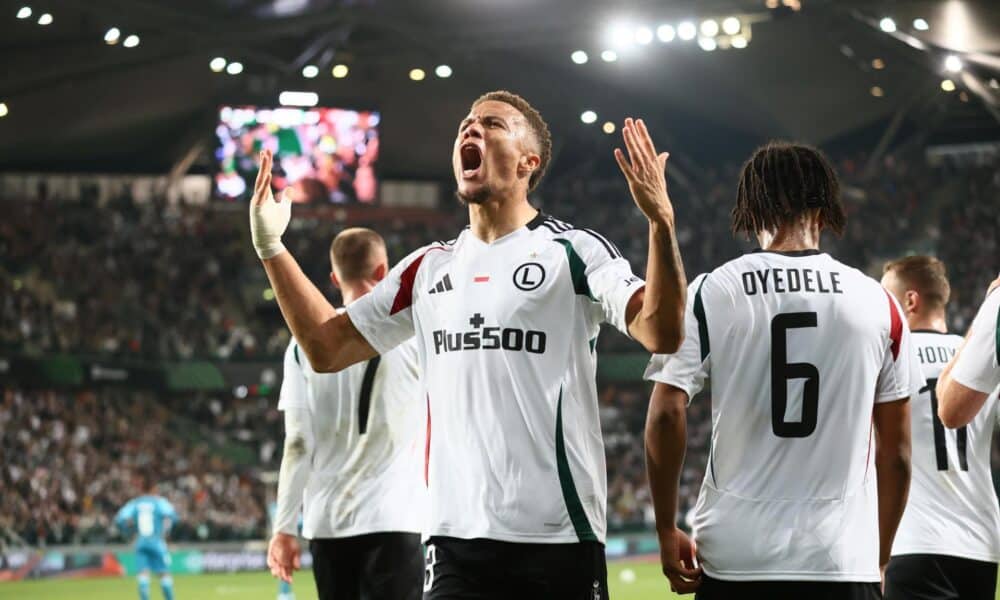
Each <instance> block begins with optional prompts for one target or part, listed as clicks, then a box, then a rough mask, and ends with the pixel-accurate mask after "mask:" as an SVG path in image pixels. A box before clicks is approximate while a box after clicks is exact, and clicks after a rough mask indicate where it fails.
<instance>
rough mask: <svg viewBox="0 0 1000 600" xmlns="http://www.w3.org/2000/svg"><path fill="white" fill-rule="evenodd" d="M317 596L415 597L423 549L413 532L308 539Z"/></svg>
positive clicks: (322, 599) (332, 599) (340, 599)
mask: <svg viewBox="0 0 1000 600" xmlns="http://www.w3.org/2000/svg"><path fill="white" fill-rule="evenodd" d="M309 549H310V551H311V552H312V556H313V575H314V576H315V578H316V590H317V591H318V592H319V600H418V599H419V598H420V590H421V585H422V583H423V575H424V552H423V546H422V545H421V544H420V534H417V533H399V532H391V533H370V534H367V535H359V536H354V537H345V538H329V539H315V540H312V541H310V542H309Z"/></svg>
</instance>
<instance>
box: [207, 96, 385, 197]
mask: <svg viewBox="0 0 1000 600" xmlns="http://www.w3.org/2000/svg"><path fill="white" fill-rule="evenodd" d="M379 119H380V116H379V113H377V112H371V111H356V110H347V109H341V108H262V107H256V106H223V107H222V108H221V109H219V124H218V126H217V127H216V129H215V134H216V139H217V142H218V144H217V146H216V149H215V157H216V160H217V164H218V171H217V172H216V174H215V193H216V195H217V196H219V197H221V198H225V199H229V200H249V199H250V197H251V196H252V195H253V187H254V180H255V178H256V177H257V167H258V165H259V163H260V158H259V155H260V152H261V150H264V149H265V148H266V149H269V150H271V151H272V152H273V153H274V156H275V161H274V170H273V173H274V175H273V179H272V185H273V187H274V189H275V190H283V189H285V188H291V192H292V193H291V194H290V196H291V197H292V199H293V200H295V201H296V202H310V203H331V202H332V203H363V204H370V203H373V202H375V199H376V197H377V194H378V181H377V180H376V176H375V163H376V161H377V159H378V147H379V136H378V124H379Z"/></svg>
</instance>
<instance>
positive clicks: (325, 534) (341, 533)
mask: <svg viewBox="0 0 1000 600" xmlns="http://www.w3.org/2000/svg"><path fill="white" fill-rule="evenodd" d="M310 533H312V534H313V535H306V532H305V531H303V532H302V537H304V538H305V539H307V540H330V539H337V538H346V537H356V536H359V535H369V534H373V533H416V534H420V527H414V528H408V527H355V528H351V529H337V530H334V531H329V530H327V531H321V532H316V531H313V532H310Z"/></svg>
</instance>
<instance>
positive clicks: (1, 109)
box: [0, 102, 10, 119]
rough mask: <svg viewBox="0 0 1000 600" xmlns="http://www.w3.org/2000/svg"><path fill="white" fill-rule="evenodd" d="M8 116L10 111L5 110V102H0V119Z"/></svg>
mask: <svg viewBox="0 0 1000 600" xmlns="http://www.w3.org/2000/svg"><path fill="white" fill-rule="evenodd" d="M9 114H10V109H8V108H7V103H6V102H0V119H2V118H3V117H6V116H7V115H9Z"/></svg>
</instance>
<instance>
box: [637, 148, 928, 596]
mask: <svg viewBox="0 0 1000 600" xmlns="http://www.w3.org/2000/svg"><path fill="white" fill-rule="evenodd" d="M845 220H846V219H845V214H844V207H843V205H842V204H841V199H840V190H839V184H838V182H837V177H836V175H835V174H834V171H833V169H832V167H831V166H830V164H829V162H827V159H826V158H825V157H824V156H823V154H822V153H821V152H820V151H819V150H816V149H815V148H810V147H808V146H803V145H800V144H790V143H783V142H773V143H770V144H768V145H766V146H764V147H762V148H760V149H758V150H757V151H756V152H755V153H754V154H753V156H752V157H751V158H750V160H748V161H747V163H746V165H744V167H743V172H742V174H741V176H740V182H739V187H738V191H737V197H736V206H735V208H734V209H733V211H732V227H733V231H734V233H736V234H738V235H739V234H744V235H746V236H747V237H748V238H749V237H750V236H754V237H756V239H757V241H758V242H759V243H760V248H759V249H757V250H755V251H753V252H751V253H749V254H746V255H744V256H741V257H739V258H736V259H735V260H732V261H730V262H728V263H726V264H724V265H722V266H721V267H719V268H717V269H715V270H714V271H712V272H710V273H707V274H703V275H700V276H698V277H697V278H695V279H694V280H693V281H692V283H691V285H690V287H689V289H688V296H687V301H688V305H687V314H686V318H685V326H686V332H685V337H684V342H683V344H682V345H681V348H680V349H679V350H678V351H677V352H676V353H674V354H667V355H654V357H653V359H652V360H651V362H650V365H649V368H648V370H647V372H646V377H647V378H648V379H650V380H653V381H655V382H656V384H655V386H654V389H653V393H652V399H651V402H650V406H649V414H648V416H647V421H646V453H647V471H648V474H649V480H650V486H651V488H652V496H653V502H654V507H655V510H656V523H657V533H658V535H659V538H660V554H661V561H662V563H663V571H664V574H665V575H666V576H667V578H668V579H669V580H670V583H671V587H673V588H674V589H675V590H677V591H680V592H691V591H694V590H697V597H698V598H705V599H714V598H746V597H753V598H811V599H813V600H820V599H824V598H831V599H832V598H836V599H838V600H851V599H867V598H878V597H881V595H880V592H879V584H878V582H879V580H880V568H881V569H884V567H885V565H886V563H887V562H888V561H889V551H890V549H891V547H892V540H893V536H894V535H895V533H896V527H897V526H898V524H899V520H900V517H901V516H902V514H903V507H904V506H905V504H906V496H907V490H908V487H909V479H910V462H909V460H910V422H909V404H908V402H907V400H908V399H909V398H910V396H911V395H913V394H916V393H917V392H918V391H919V389H920V386H921V385H923V383H924V382H923V378H922V377H921V375H920V373H919V371H918V369H919V363H918V362H917V360H916V356H915V355H914V353H913V351H912V350H911V342H910V332H909V330H908V328H907V324H906V321H905V320H904V319H903V318H902V316H901V311H900V308H899V305H898V304H897V302H896V300H895V299H894V298H893V297H891V296H890V295H889V294H888V293H887V292H886V291H885V290H884V289H883V288H882V286H880V285H879V283H878V282H877V281H875V280H874V279H871V278H869V277H867V276H865V275H864V274H863V273H861V272H860V271H858V270H857V269H853V268H850V267H848V266H846V265H844V264H842V263H840V262H838V261H837V260H835V259H833V258H831V257H830V256H829V255H827V254H824V253H821V252H820V250H819V244H820V234H821V232H822V231H823V230H824V229H828V230H831V231H833V232H834V233H836V234H840V233H841V232H842V231H843V229H844V225H845ZM706 379H711V383H712V386H711V387H712V400H711V402H712V438H711V451H710V453H709V463H708V467H707V469H706V474H705V479H704V481H703V483H702V488H701V493H700V494H699V498H698V502H697V505H696V507H695V511H694V517H693V523H692V525H693V529H694V539H695V543H696V544H697V549H698V552H697V554H698V557H699V558H700V562H701V569H702V570H703V571H692V570H691V569H690V568H689V567H687V566H685V564H684V563H682V562H681V560H680V559H681V558H683V556H682V555H683V554H685V553H686V552H688V551H689V550H690V549H689V548H688V547H687V546H686V545H685V544H684V543H683V540H684V538H683V536H682V535H681V534H680V533H678V529H677V525H676V516H677V489H678V484H679V477H680V473H681V466H682V464H683V461H684V449H685V440H686V416H685V409H686V406H687V404H688V402H690V400H691V399H692V398H693V397H694V396H695V395H696V394H697V393H698V392H699V391H700V390H701V389H702V388H703V386H704V384H705V380H706ZM873 429H874V431H873ZM873 435H874V442H875V443H874V448H872V441H873V440H872V436H873ZM873 475H874V476H873ZM684 562H687V561H684Z"/></svg>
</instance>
